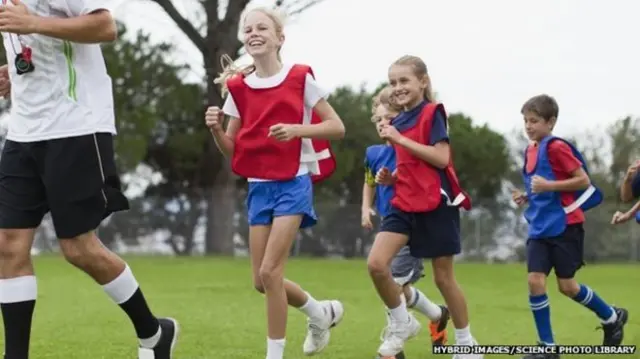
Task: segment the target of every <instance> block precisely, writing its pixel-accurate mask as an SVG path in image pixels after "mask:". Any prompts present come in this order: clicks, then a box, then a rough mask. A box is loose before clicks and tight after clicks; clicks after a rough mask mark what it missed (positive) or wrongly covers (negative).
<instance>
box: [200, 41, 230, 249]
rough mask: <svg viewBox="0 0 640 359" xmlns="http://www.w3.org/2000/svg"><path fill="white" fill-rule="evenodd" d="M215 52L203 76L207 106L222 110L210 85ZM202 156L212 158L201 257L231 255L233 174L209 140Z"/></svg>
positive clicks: (216, 67)
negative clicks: (211, 176) (203, 246)
mask: <svg viewBox="0 0 640 359" xmlns="http://www.w3.org/2000/svg"><path fill="white" fill-rule="evenodd" d="M217 52H218V51H216V53H214V54H212V56H209V57H208V58H205V64H206V68H207V69H212V70H213V71H208V74H207V100H208V104H207V105H208V106H220V107H222V103H221V102H222V101H221V98H222V97H221V94H220V88H219V87H218V85H216V84H214V83H213V80H214V78H215V77H216V74H217V73H218V71H219V67H220V65H219V64H218V63H217V61H216V60H215V59H219V58H220V55H221V54H219V53H217ZM205 155H206V156H209V158H212V159H213V162H214V164H213V166H215V171H214V173H215V178H214V179H213V181H212V183H213V185H212V186H211V190H210V191H208V193H209V198H208V210H207V227H206V228H207V230H206V235H205V254H207V255H209V254H233V249H234V248H233V247H234V246H233V236H234V234H235V233H234V232H235V230H234V229H235V226H234V217H235V213H236V210H237V209H236V208H237V206H236V185H235V180H234V175H233V174H232V172H231V166H230V163H229V160H228V159H226V158H224V156H222V154H221V153H220V151H219V150H218V147H217V146H216V144H215V142H214V141H213V139H211V142H210V144H209V148H208V150H207V151H206V152H205Z"/></svg>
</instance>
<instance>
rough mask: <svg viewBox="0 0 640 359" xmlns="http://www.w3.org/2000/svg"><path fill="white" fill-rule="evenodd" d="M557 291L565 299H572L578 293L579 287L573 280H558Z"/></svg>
mask: <svg viewBox="0 0 640 359" xmlns="http://www.w3.org/2000/svg"><path fill="white" fill-rule="evenodd" d="M558 290H559V291H560V293H562V294H564V295H566V296H567V297H569V298H573V297H575V296H576V295H578V293H579V292H580V285H579V284H578V282H576V280H575V279H573V278H570V279H567V278H558Z"/></svg>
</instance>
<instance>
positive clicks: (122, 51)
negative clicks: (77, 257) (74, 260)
mask: <svg viewBox="0 0 640 359" xmlns="http://www.w3.org/2000/svg"><path fill="white" fill-rule="evenodd" d="M118 33H119V38H118V41H116V42H113V43H110V44H106V45H104V46H103V53H104V57H105V61H106V63H107V69H108V72H109V75H110V76H111V77H112V79H113V83H114V89H113V92H114V101H115V105H116V109H115V112H116V125H117V129H118V136H116V144H115V146H116V150H117V161H118V165H119V170H120V171H122V172H125V173H128V172H131V171H133V170H135V169H136V168H139V166H140V164H144V165H147V166H149V167H151V168H152V170H153V171H155V172H160V173H161V174H162V177H163V180H162V181H161V182H160V183H149V184H148V187H147V188H146V190H145V192H144V195H143V196H141V197H138V198H132V199H131V200H130V202H131V207H132V208H131V210H130V211H129V213H126V214H125V213H123V214H118V215H115V216H113V217H112V218H111V220H110V221H108V222H107V223H106V224H105V225H104V226H103V228H102V229H101V233H100V234H101V237H102V238H103V241H105V242H106V243H109V242H110V241H112V240H114V239H115V238H116V237H118V238H122V239H129V241H128V242H131V241H133V242H137V239H138V238H139V237H141V236H143V235H148V234H151V233H157V232H158V231H160V232H165V233H167V235H166V240H167V242H168V244H170V245H171V247H172V248H173V250H174V252H176V253H177V254H190V253H191V250H192V248H193V239H194V231H195V227H196V226H197V224H198V221H199V220H200V218H202V217H203V213H202V210H201V206H199V205H197V204H198V203H199V201H201V200H202V198H203V195H202V193H201V190H200V189H201V187H202V183H201V181H200V180H199V176H200V173H201V172H199V171H198V169H199V168H204V167H203V166H201V163H202V162H203V158H202V156H201V153H202V148H203V147H204V145H205V143H206V141H207V139H208V137H209V134H208V131H207V130H206V128H204V126H198V125H199V123H196V122H195V121H194V119H200V118H202V117H203V108H202V106H201V104H202V100H201V99H202V97H203V95H204V89H203V88H202V86H200V85H194V84H185V83H183V81H182V78H183V77H184V72H185V71H188V67H187V66H185V65H180V64H171V63H167V62H166V58H167V57H168V55H169V54H170V53H172V52H173V51H174V47H173V45H170V44H168V43H159V44H153V43H151V41H150V38H149V35H148V34H145V33H143V32H138V33H137V34H136V36H135V37H133V38H132V39H130V40H129V39H128V36H126V35H128V34H127V31H126V28H125V27H124V26H123V25H122V24H120V26H119V32H118ZM169 134H170V135H169ZM176 208H178V209H179V210H177V211H176Z"/></svg>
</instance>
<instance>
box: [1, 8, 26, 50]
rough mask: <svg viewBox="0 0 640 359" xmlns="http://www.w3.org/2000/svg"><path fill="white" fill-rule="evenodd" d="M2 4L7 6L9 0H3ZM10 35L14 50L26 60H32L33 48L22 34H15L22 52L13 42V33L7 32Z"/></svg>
mask: <svg viewBox="0 0 640 359" xmlns="http://www.w3.org/2000/svg"><path fill="white" fill-rule="evenodd" d="M2 5H4V6H7V0H2ZM7 35H8V36H9V41H10V42H11V48H12V49H13V52H15V53H16V54H18V55H22V57H23V58H24V59H25V60H26V61H29V62H30V61H31V48H30V47H29V46H28V45H27V44H25V42H24V40H23V39H22V36H20V35H18V34H14V35H15V36H16V38H17V39H18V43H19V44H20V52H18V50H17V49H16V46H15V44H14V42H13V37H12V36H11V35H12V34H11V33H9V34H7Z"/></svg>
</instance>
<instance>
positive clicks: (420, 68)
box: [393, 55, 436, 102]
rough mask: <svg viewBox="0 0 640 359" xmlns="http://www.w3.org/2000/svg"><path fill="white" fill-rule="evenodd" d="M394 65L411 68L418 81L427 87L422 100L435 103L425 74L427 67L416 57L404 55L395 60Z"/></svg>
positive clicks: (426, 73)
mask: <svg viewBox="0 0 640 359" xmlns="http://www.w3.org/2000/svg"><path fill="white" fill-rule="evenodd" d="M393 64H394V65H403V66H411V68H412V69H413V74H414V75H416V77H417V78H418V79H420V80H423V79H424V80H425V81H426V83H427V87H425V88H424V95H423V96H424V98H425V100H428V101H429V102H435V100H436V98H435V96H434V95H433V87H432V86H431V78H430V77H429V73H428V72H427V65H426V64H425V63H424V61H422V59H421V58H419V57H417V56H411V55H405V56H402V57H401V58H399V59H397V60H396V61H395V62H394V63H393Z"/></svg>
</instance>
